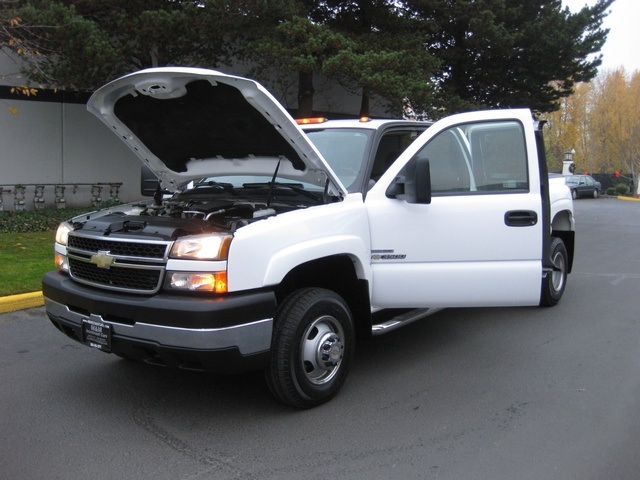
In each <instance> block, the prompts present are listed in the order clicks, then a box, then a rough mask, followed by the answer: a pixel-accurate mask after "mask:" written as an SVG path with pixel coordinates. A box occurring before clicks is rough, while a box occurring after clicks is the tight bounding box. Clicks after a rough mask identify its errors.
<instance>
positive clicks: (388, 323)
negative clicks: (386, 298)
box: [371, 308, 442, 336]
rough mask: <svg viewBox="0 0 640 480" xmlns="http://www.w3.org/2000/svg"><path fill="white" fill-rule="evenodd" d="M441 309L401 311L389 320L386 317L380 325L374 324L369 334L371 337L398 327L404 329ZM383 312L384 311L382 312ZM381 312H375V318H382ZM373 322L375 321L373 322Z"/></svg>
mask: <svg viewBox="0 0 640 480" xmlns="http://www.w3.org/2000/svg"><path fill="white" fill-rule="evenodd" d="M440 310H442V308H416V309H414V310H403V311H401V313H398V314H397V315H395V316H393V317H391V318H389V317H386V318H384V319H380V320H383V321H381V322H380V323H375V324H374V325H372V326H371V334H372V335H373V336H377V335H383V334H385V333H388V332H392V331H393V330H396V329H398V328H400V327H404V326H405V325H409V324H410V323H413V322H415V321H417V320H422V319H423V318H425V317H428V316H429V315H433V314H434V313H436V312H439V311H440ZM383 312H384V311H383ZM383 312H377V313H376V314H375V315H374V319H375V317H380V316H383V315H381V314H383ZM374 321H375V320H374Z"/></svg>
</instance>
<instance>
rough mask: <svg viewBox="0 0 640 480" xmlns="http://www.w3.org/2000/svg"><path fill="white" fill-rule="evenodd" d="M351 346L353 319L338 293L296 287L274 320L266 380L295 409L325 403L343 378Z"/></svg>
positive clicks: (275, 393) (351, 349)
mask: <svg viewBox="0 0 640 480" xmlns="http://www.w3.org/2000/svg"><path fill="white" fill-rule="evenodd" d="M354 345H355V335H354V326H353V319H352V317H351V312H350V311H349V307H348V306H347V304H346V302H345V301H344V300H343V299H342V297H340V296H339V295H337V294H336V293H334V292H332V291H331V290H326V289H322V288H305V289H302V290H297V291H295V292H293V293H292V294H291V295H289V297H287V298H286V299H285V301H284V302H283V304H282V306H281V307H280V309H279V310H278V313H277V315H276V318H275V322H274V332H273V339H272V342H271V359H270V362H269V367H268V369H267V371H266V379H267V384H268V385H269V388H270V389H271V391H272V392H273V394H274V395H275V396H276V397H277V398H279V399H280V400H282V401H283V402H284V403H286V404H288V405H291V406H294V407H297V408H311V407H315V406H317V405H320V404H322V403H324V402H327V401H328V400H330V399H331V398H333V397H334V396H335V395H336V394H337V393H338V392H339V391H340V389H341V387H342V385H343V383H344V381H345V379H346V378H347V373H348V371H349V364H350V362H351V357H352V355H353V350H354Z"/></svg>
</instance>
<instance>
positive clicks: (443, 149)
mask: <svg viewBox="0 0 640 480" xmlns="http://www.w3.org/2000/svg"><path fill="white" fill-rule="evenodd" d="M417 157H418V158H427V159H428V160H429V167H430V170H431V188H432V195H433V196H443V195H460V194H478V193H505V192H506V193H514V192H517V191H522V192H526V191H528V190H529V180H528V174H527V157H526V145H525V138H524V131H523V128H522V125H521V124H520V123H519V122H516V121H499V122H482V123H471V124H465V125H458V126H455V127H451V128H449V129H447V130H444V131H442V132H440V133H439V134H438V135H436V136H435V137H434V138H433V139H431V140H430V141H429V143H427V144H426V145H425V146H424V148H423V149H422V150H420V152H418V154H417Z"/></svg>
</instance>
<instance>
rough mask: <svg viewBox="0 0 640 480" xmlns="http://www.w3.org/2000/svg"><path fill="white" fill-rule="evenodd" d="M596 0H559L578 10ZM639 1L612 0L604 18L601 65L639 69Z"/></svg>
mask: <svg viewBox="0 0 640 480" xmlns="http://www.w3.org/2000/svg"><path fill="white" fill-rule="evenodd" d="M594 3H596V2H595V0H562V4H563V5H564V6H568V7H569V9H570V10H571V11H572V12H574V13H575V12H577V11H579V10H580V9H581V8H582V7H584V6H585V5H589V6H591V5H593V4H594ZM639 24H640V1H639V0H615V1H614V2H613V5H611V7H610V13H609V15H608V16H607V17H606V18H605V20H604V22H603V27H604V28H608V29H609V35H608V36H607V42H606V43H605V45H604V47H603V48H602V51H601V53H602V65H601V66H600V71H602V70H604V69H615V68H619V67H624V68H625V70H627V73H630V72H633V71H634V70H640V25H639Z"/></svg>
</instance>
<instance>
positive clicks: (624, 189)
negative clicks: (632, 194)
mask: <svg viewBox="0 0 640 480" xmlns="http://www.w3.org/2000/svg"><path fill="white" fill-rule="evenodd" d="M615 188H616V193H617V194H618V195H628V194H629V185H626V184H624V183H619V184H617V185H616V187H615Z"/></svg>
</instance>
